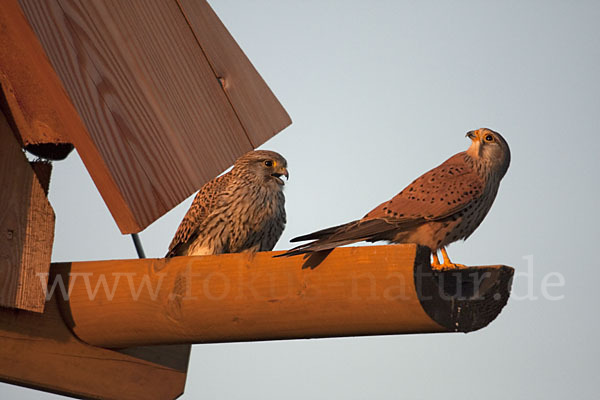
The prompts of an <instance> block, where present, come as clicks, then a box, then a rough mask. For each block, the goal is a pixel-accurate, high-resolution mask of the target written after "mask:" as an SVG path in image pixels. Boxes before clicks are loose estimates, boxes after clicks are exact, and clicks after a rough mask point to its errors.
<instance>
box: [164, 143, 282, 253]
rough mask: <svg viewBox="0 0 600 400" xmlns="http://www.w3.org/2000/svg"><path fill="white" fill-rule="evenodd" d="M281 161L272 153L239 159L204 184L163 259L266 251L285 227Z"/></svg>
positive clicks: (260, 151)
mask: <svg viewBox="0 0 600 400" xmlns="http://www.w3.org/2000/svg"><path fill="white" fill-rule="evenodd" d="M282 176H285V177H286V179H287V178H289V174H288V171H287V161H286V160H285V158H283V157H282V156H281V155H280V154H278V153H275V152H273V151H266V150H257V151H251V152H249V153H246V154H245V155H243V156H242V157H240V158H239V159H238V160H237V161H236V162H235V164H234V165H233V168H232V169H231V171H229V172H228V173H226V174H224V175H221V176H219V177H217V178H215V179H213V180H211V181H209V182H208V183H206V184H205V185H204V186H203V187H202V188H201V189H200V191H199V192H198V194H197V195H196V197H195V198H194V202H193V203H192V205H191V207H190V209H189V210H188V212H187V214H186V215H185V217H184V218H183V221H181V224H180V225H179V229H177V233H176V234H175V237H174V238H173V241H172V242H171V244H170V245H169V252H168V253H167V257H174V256H197V255H208V254H222V253H239V252H243V251H249V252H256V251H268V250H272V249H273V247H274V246H275V244H276V243H277V240H279V237H280V236H281V234H282V233H283V229H284V227H285V222H286V216H285V208H284V206H285V197H284V195H283V186H284V182H283V180H282V179H281V177H282Z"/></svg>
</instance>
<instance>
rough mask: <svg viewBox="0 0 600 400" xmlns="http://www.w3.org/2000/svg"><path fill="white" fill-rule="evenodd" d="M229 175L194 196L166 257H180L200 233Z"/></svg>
mask: <svg viewBox="0 0 600 400" xmlns="http://www.w3.org/2000/svg"><path fill="white" fill-rule="evenodd" d="M230 179H231V175H230V174H229V173H227V174H224V175H221V176H219V177H217V178H215V179H213V180H211V181H209V182H207V183H206V184H204V186H202V188H201V189H200V190H199V191H198V194H196V197H195V198H194V201H193V202H192V205H191V206H190V208H189V210H188V212H187V213H186V214H185V217H183V220H182V221H181V224H179V228H178V229H177V232H176V233H175V236H174V237H173V240H172V241H171V244H170V245H169V251H168V253H167V255H166V257H173V256H176V255H181V254H183V252H185V250H186V249H187V247H188V246H189V245H190V243H192V242H193V241H194V240H195V239H196V238H197V237H198V235H199V234H200V233H201V232H200V227H201V225H202V222H203V221H204V220H205V218H206V217H207V216H208V214H210V212H211V211H212V210H213V208H214V207H215V206H216V204H217V201H218V198H219V194H220V193H222V192H223V191H224V190H225V189H226V187H227V184H228V183H229V180H230Z"/></svg>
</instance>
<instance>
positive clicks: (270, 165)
mask: <svg viewBox="0 0 600 400" xmlns="http://www.w3.org/2000/svg"><path fill="white" fill-rule="evenodd" d="M265 166H267V167H272V166H273V161H271V160H267V161H265Z"/></svg>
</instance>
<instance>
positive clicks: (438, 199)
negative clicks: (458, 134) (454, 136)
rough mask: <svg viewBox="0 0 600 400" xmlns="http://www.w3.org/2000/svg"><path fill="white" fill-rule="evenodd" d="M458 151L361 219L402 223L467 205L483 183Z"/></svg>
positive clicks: (431, 217) (443, 214) (450, 212)
mask: <svg viewBox="0 0 600 400" xmlns="http://www.w3.org/2000/svg"><path fill="white" fill-rule="evenodd" d="M465 155H466V154H465V153H464V152H462V153H458V154H456V155H455V156H453V157H451V158H449V159H448V160H446V161H445V162H444V163H443V164H441V165H439V166H438V167H436V168H434V169H432V170H431V171H429V172H426V173H425V174H423V175H421V176H420V177H419V178H417V179H416V180H415V181H413V182H412V183H411V184H410V185H408V186H407V187H406V188H405V189H404V190H403V191H401V192H400V193H398V194H397V195H396V196H394V197H393V198H392V199H391V200H389V201H386V202H385V203H382V204H380V205H379V206H378V207H376V208H375V209H373V210H372V211H370V212H369V213H368V214H367V215H365V217H364V218H363V220H370V219H384V220H386V221H387V222H389V223H393V224H403V223H406V222H408V221H414V220H421V221H422V220H437V219H443V218H446V217H449V216H451V215H453V214H454V213H457V212H459V211H460V210H462V209H463V208H465V207H467V206H468V205H469V204H470V202H471V201H472V200H474V199H476V198H478V197H479V196H481V194H482V193H483V189H484V182H483V180H482V179H481V178H480V177H479V175H478V174H477V172H476V171H474V170H473V169H472V167H471V166H470V165H469V164H468V163H467V162H466V161H465Z"/></svg>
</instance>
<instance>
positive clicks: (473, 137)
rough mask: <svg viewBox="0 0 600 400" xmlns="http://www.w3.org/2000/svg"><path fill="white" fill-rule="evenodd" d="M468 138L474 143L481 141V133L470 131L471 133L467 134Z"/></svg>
mask: <svg viewBox="0 0 600 400" xmlns="http://www.w3.org/2000/svg"><path fill="white" fill-rule="evenodd" d="M466 137H468V138H469V139H471V140H472V141H475V140H477V139H479V131H469V132H467V135H466Z"/></svg>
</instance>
